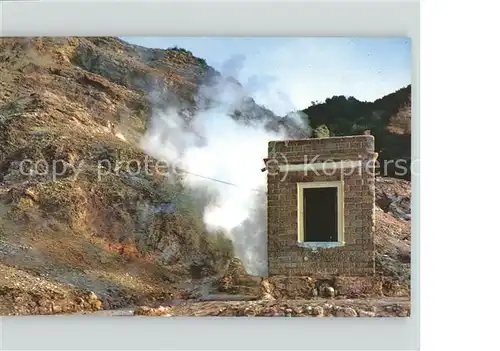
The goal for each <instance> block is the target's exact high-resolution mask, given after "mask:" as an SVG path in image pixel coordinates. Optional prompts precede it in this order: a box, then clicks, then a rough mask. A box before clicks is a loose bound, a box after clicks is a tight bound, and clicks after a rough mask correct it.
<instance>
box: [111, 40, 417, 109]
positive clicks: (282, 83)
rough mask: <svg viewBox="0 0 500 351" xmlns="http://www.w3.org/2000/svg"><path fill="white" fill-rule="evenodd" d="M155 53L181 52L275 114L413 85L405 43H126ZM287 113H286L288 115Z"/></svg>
mask: <svg viewBox="0 0 500 351" xmlns="http://www.w3.org/2000/svg"><path fill="white" fill-rule="evenodd" d="M121 39H123V40H125V41H127V42H129V43H132V44H137V45H141V46H146V47H151V48H163V49H166V48H169V47H173V46H178V47H181V48H185V49H187V50H190V51H191V52H192V53H193V54H194V55H195V56H198V57H201V58H204V59H206V61H207V63H208V64H209V65H210V66H212V67H214V68H215V69H217V70H219V71H222V72H223V73H227V74H231V75H233V76H235V78H237V79H238V80H239V81H240V82H241V83H242V84H243V85H244V86H247V87H250V88H251V89H252V91H253V93H252V95H253V97H254V98H255V100H256V101H257V102H258V103H260V104H262V105H265V106H266V107H268V108H270V109H271V110H273V111H274V112H277V113H283V112H285V113H286V112H288V111H289V110H292V109H303V108H305V107H307V106H309V105H310V103H311V101H315V100H318V101H324V100H325V99H326V98H327V97H331V96H333V95H346V96H354V97H355V98H357V99H359V100H362V101H373V100H375V99H377V98H379V97H382V96H384V95H387V94H389V93H391V92H393V91H395V90H397V89H399V88H402V87H404V86H406V85H408V84H410V83H411V63H412V62H411V42H410V40H409V39H407V38H348V37H343V38H296V37H286V38H234V37H226V38H222V37H219V38H209V37H195V38H189V37H178V38H177V37H145V38H143V37H132V38H131V37H127V38H121ZM287 110H288V111H287Z"/></svg>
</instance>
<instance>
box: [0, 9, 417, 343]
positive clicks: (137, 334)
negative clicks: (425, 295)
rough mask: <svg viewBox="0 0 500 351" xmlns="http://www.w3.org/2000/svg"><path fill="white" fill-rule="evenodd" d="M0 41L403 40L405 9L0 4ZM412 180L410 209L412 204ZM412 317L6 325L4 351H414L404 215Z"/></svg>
mask: <svg viewBox="0 0 500 351" xmlns="http://www.w3.org/2000/svg"><path fill="white" fill-rule="evenodd" d="M0 11H1V14H0V15H1V27H0V30H1V32H0V34H2V35H4V36H42V35H51V36H55V35H58V36H67V35H114V36H122V37H125V36H133V35H141V36H145V35H185V36H196V35H204V36H215V35H226V36H228V35H231V36H238V35H248V36H257V35H265V36H269V35H275V36H277V35H288V36H332V35H334V36H410V37H411V38H412V46H413V50H414V57H415V58H417V57H418V56H417V54H418V49H419V25H420V23H419V5H418V3H417V2H413V1H385V2H380V3H379V2H375V1H364V2H361V1H352V0H347V1H344V2H340V1H328V2H327V1H303V2H298V1H289V2H286V3H285V2H284V1H274V2H262V1H255V0H254V1H247V2H243V1H238V2H236V1H233V2H227V1H219V2H208V1H200V2H198V3H194V2H192V1H175V2H174V1H164V2H157V1H154V2H148V1H140V2H134V3H132V2H121V1H120V2H119V1H99V2H89V1H88V2H83V1H82V2H77V1H71V2H55V1H54V2H52V1H39V2H20V1H15V2H0ZM413 68H414V72H413V82H412V87H413V89H412V90H413V131H414V136H415V138H414V143H413V146H414V157H416V158H417V157H419V154H418V152H419V145H418V137H417V136H418V120H419V118H418V117H419V115H418V113H419V108H418V107H419V96H418V92H419V81H418V78H419V71H418V68H419V62H418V59H417V60H414V63H413ZM418 184H419V182H418V177H415V178H414V181H413V187H414V195H413V198H414V200H416V201H418V190H419V185H418ZM412 218H413V223H414V228H413V229H414V230H416V231H415V232H414V233H413V242H412V260H413V262H414V264H413V265H412V266H413V267H412V268H413V271H412V273H413V274H412V294H413V301H412V306H413V308H412V313H411V318H409V319H406V318H399V319H382V320H377V319H350V318H337V319H332V320H325V319H322V318H317V319H302V318H298V319H285V318H284V319H281V318H277V319H276V318H275V319H267V318H257V319H246V318H241V319H234V318H228V319H224V318H220V319H214V320H212V319H210V320H209V319H204V318H174V319H170V318H167V319H153V318H149V319H141V318H130V319H128V318H113V319H109V318H105V317H96V318H92V319H91V320H90V319H89V318H91V317H87V319H85V317H67V318H66V317H4V318H2V337H3V338H2V348H3V349H12V350H14V349H17V350H19V349H23V350H31V349H39V350H40V349H50V350H59V349H66V350H71V349H80V350H81V349H89V350H90V349H127V350H130V349H165V348H168V349H205V350H206V349H217V350H224V349H241V348H245V349H262V348H267V349H269V348H272V349H277V348H279V349H316V348H323V349H325V348H326V349H344V350H353V349H385V350H394V349H396V350H403V349H415V348H418V345H419V332H418V326H419V317H420V314H419V284H418V283H419V281H418V277H419V274H418V266H419V265H418V263H417V262H418V254H419V245H418V244H419V240H418V238H419V236H418V221H419V212H418V207H416V208H414V209H413V213H412Z"/></svg>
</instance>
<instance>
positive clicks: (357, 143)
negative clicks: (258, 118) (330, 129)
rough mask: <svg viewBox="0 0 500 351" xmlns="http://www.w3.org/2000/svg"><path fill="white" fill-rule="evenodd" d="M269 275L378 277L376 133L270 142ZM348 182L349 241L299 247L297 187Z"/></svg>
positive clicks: (346, 216)
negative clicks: (335, 164) (311, 166)
mask: <svg viewBox="0 0 500 351" xmlns="http://www.w3.org/2000/svg"><path fill="white" fill-rule="evenodd" d="M268 157H269V159H270V161H268V163H267V165H268V175H267V177H268V179H267V181H268V195H267V196H268V215H267V218H268V268H269V275H305V276H322V275H324V276H330V275H349V276H366V275H373V274H374V273H375V258H374V244H373V233H374V230H375V223H374V218H375V213H374V210H375V178H374V160H375V159H376V154H374V138H373V136H371V135H362V136H352V137H333V138H323V139H303V140H290V141H277V142H270V143H269V150H268ZM313 159H314V163H318V162H320V163H323V162H329V161H341V160H344V161H361V167H358V168H356V169H354V170H353V169H352V168H344V169H343V170H342V171H341V170H340V169H335V170H331V169H330V170H322V169H320V170H318V171H316V172H313V171H311V170H308V171H307V172H305V171H304V170H301V171H289V172H283V171H282V172H279V171H278V167H280V168H281V169H283V168H284V167H283V165H285V164H303V163H310V162H311V160H313ZM340 180H341V181H343V184H344V241H345V245H344V246H340V247H329V248H320V249H311V248H308V247H303V246H304V245H301V244H299V243H298V224H297V210H298V209H297V183H298V182H315V181H321V182H325V181H340Z"/></svg>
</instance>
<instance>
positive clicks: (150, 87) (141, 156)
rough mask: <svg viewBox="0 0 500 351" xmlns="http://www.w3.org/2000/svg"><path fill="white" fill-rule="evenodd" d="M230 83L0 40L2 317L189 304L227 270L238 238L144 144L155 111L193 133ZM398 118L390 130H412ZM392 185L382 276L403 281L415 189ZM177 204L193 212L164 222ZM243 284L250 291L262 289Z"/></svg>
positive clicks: (152, 53) (64, 41) (143, 59)
mask: <svg viewBox="0 0 500 351" xmlns="http://www.w3.org/2000/svg"><path fill="white" fill-rule="evenodd" d="M221 82H222V83H223V84H232V86H233V88H234V89H235V91H238V87H240V86H239V84H238V83H237V82H235V81H234V80H231V78H227V77H221V75H220V74H219V73H218V72H216V71H215V70H214V69H212V68H211V67H209V66H208V65H207V64H206V62H205V61H204V60H203V59H199V58H196V57H194V56H193V55H192V54H191V53H189V52H187V51H186V50H183V49H178V48H175V49H169V50H155V49H146V48H141V47H138V46H133V45H129V44H127V43H125V42H123V41H121V40H119V39H116V38H27V39H19V38H2V39H0V305H1V306H2V309H1V310H0V314H31V313H36V314H46V313H59V312H74V311H81V310H89V309H90V310H92V309H99V308H106V309H108V308H118V307H121V306H126V305H137V304H144V303H154V301H162V300H165V299H174V298H182V297H183V296H184V297H185V294H186V291H188V290H189V289H187V288H186V286H192V281H193V279H206V278H207V277H214V276H217V275H218V274H220V273H222V272H224V271H225V270H226V267H227V265H228V262H229V260H230V259H231V258H232V257H233V256H234V252H233V247H232V244H231V242H230V241H229V240H228V239H226V238H225V237H224V236H223V235H209V234H208V233H207V231H206V229H205V227H204V225H203V221H202V213H201V212H200V210H197V208H199V206H198V207H196V206H194V203H195V202H196V201H199V197H197V196H198V195H197V194H194V193H192V191H191V190H190V189H187V188H185V187H184V186H183V185H182V182H180V180H179V179H177V178H175V177H174V178H173V179H168V181H166V180H165V179H164V178H163V177H161V176H160V175H159V174H158V173H157V172H155V169H152V168H150V167H149V166H150V165H151V163H152V162H154V159H153V158H152V157H150V156H148V155H146V154H145V153H144V152H143V150H142V148H141V147H140V140H141V136H142V135H143V134H144V132H145V131H146V127H147V125H148V123H150V116H151V113H152V110H153V109H161V108H165V107H166V106H175V107H176V108H177V109H178V110H180V111H182V113H183V115H184V118H185V121H186V126H187V127H189V121H190V118H191V117H192V115H193V112H194V111H195V110H196V109H200V108H204V106H207V105H210V104H213V103H215V102H216V101H214V100H216V99H217V97H216V96H213V95H210V94H205V95H201V99H200V94H199V90H200V87H203V86H213V85H214V84H220V83H221ZM240 88H241V87H240ZM151 91H154V92H155V94H153V95H152V94H151ZM240 93H241V99H240V101H239V102H238V104H237V105H235V106H234V111H230V113H231V114H232V116H233V117H234V118H235V119H238V120H241V121H242V122H244V123H252V121H255V120H257V119H259V120H264V121H265V123H266V126H267V128H269V129H272V130H277V129H278V128H285V129H286V130H287V132H288V134H289V135H290V136H291V137H296V136H298V135H297V133H298V130H299V129H298V127H297V126H296V125H294V124H293V121H292V120H291V119H289V118H286V117H285V118H280V117H278V116H275V115H274V114H273V113H272V112H271V111H269V110H267V109H265V108H263V107H261V106H258V105H256V104H255V102H254V101H253V100H252V99H251V98H248V97H246V96H245V95H244V92H243V91H241V92H240ZM398 96H399V95H398ZM393 121H394V122H391V123H392V124H391V125H392V127H391V128H396V129H397V128H399V129H401V127H400V126H401V124H403V125H404V123H401V118H400V117H397V116H396V117H395V118H394V119H393ZM388 128H389V124H388ZM399 129H398V130H399ZM23 160H24V162H23ZM26 160H30V162H26ZM131 160H138V161H139V162H138V163H134V164H135V168H134V169H133V170H134V172H133V173H134V174H133V175H131V172H130V169H129V170H128V172H125V169H124V167H126V166H130V164H131V163H129V162H128V161H131ZM132 167H134V166H132ZM380 184H381V187H380V189H382V190H381V191H383V192H384V194H385V195H383V196H382V195H380V197H381V198H382V197H384V196H385V197H384V200H383V201H385V202H383V203H382V202H381V203H380V208H381V210H380V211H379V213H378V214H377V216H378V217H379V218H380V221H379V222H380V223H386V224H387V226H385V225H384V229H383V230H380V233H381V236H380V239H379V244H380V248H381V249H380V257H381V259H380V267H381V269H384V270H386V271H387V272H388V273H387V274H392V275H398V276H401V277H402V278H401V279H403V280H404V279H407V278H408V277H409V276H408V272H406V271H405V270H404V269H403V268H404V267H406V266H404V265H405V264H408V266H409V262H407V263H406V261H407V260H408V255H409V240H410V239H409V218H408V216H407V211H408V206H407V199H406V198H405V196H406V197H408V198H409V194H408V193H405V192H404V191H406V190H408V189H409V185H400V184H404V183H394V185H390V183H380ZM384 187H385V188H384ZM400 187H403V188H404V189H406V190H404V191H403V190H401V189H399V188H400ZM405 187H406V188H405ZM383 189H385V190H383ZM390 189H396V193H394V192H391V191H392V190H390ZM398 189H399V190H398ZM408 191H409V190H408ZM172 196H175V197H176V198H182V199H183V202H182V204H183V205H182V206H181V207H180V208H178V209H177V211H176V213H174V214H164V213H163V214H162V213H158V211H156V209H157V208H158V206H159V205H161V204H163V203H164V202H165V201H167V200H168V199H170V198H171V197H172ZM401 196H402V198H400V197H401ZM405 201H406V202H405ZM387 202H389V203H387ZM405 211H406V212H405ZM405 216H406V217H405ZM401 267H403V268H401ZM226 276H228V274H226ZM405 277H406V278H405ZM190 284H191V285H190ZM238 284H240V285H241V286H246V287H247V288H246V289H247V292H251V291H252V289H254V290H255V289H256V288H257V289H258V286H259V285H258V284H260V283H259V281H258V279H257V280H256V279H254V278H252V277H250V278H249V277H244V278H241V279H240V280H239V281H238ZM228 289H229V287H228Z"/></svg>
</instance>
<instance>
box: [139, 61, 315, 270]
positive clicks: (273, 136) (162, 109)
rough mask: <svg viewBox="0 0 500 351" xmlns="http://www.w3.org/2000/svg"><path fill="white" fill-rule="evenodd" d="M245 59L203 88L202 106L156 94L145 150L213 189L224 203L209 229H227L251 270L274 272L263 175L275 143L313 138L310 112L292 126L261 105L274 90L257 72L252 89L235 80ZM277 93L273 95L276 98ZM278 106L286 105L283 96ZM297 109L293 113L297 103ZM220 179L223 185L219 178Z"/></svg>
mask: <svg viewBox="0 0 500 351" xmlns="http://www.w3.org/2000/svg"><path fill="white" fill-rule="evenodd" d="M242 66H243V59H242V58H241V57H234V58H231V59H230V60H229V61H228V62H227V63H226V65H225V67H226V68H227V69H228V70H230V71H231V72H230V73H231V76H227V75H225V74H224V72H223V74H222V75H217V76H215V77H212V78H211V79H210V80H209V81H208V82H207V83H205V84H203V85H202V86H201V87H200V88H199V89H198V95H197V96H196V105H197V106H196V109H193V108H190V107H189V106H188V104H183V103H182V102H181V100H180V99H179V97H178V96H175V94H172V93H171V92H170V91H168V90H167V89H165V88H164V89H154V90H153V91H152V94H151V101H152V105H153V114H152V117H151V121H150V126H149V129H148V132H147V133H146V135H145V136H144V139H143V147H144V149H145V151H146V152H148V153H149V154H150V155H151V156H153V157H156V158H158V159H160V160H162V161H166V162H170V164H172V162H174V163H175V165H176V166H177V167H179V168H181V169H183V170H185V171H187V173H186V174H185V176H184V182H185V184H186V185H188V186H190V187H193V188H200V187H201V188H205V189H210V190H211V191H212V192H215V193H216V194H217V197H216V201H215V202H211V203H208V204H206V207H205V209H204V222H205V224H206V226H207V229H208V230H221V229H222V230H224V231H225V232H226V233H227V235H228V236H229V237H230V238H231V239H232V240H233V243H234V246H235V250H236V254H237V256H238V257H239V258H240V259H241V260H242V261H243V263H244V265H245V268H246V269H247V271H248V272H249V273H251V274H255V275H265V274H267V251H266V250H267V249H266V242H267V239H266V226H267V222H266V196H265V191H266V174H265V173H262V172H261V168H262V165H263V163H262V160H263V159H264V158H265V157H266V155H267V145H268V142H269V141H271V140H283V139H286V138H292V137H294V136H297V135H292V134H294V133H295V134H297V131H299V132H300V133H299V135H302V136H304V135H308V133H309V131H308V130H307V127H306V126H307V123H306V121H305V120H304V119H303V116H302V115H300V114H297V113H294V114H290V115H289V116H288V117H289V119H288V121H289V122H292V123H294V124H295V128H294V129H289V128H287V126H286V125H285V124H284V123H280V122H281V121H279V117H277V116H276V115H275V114H274V113H272V112H271V110H270V109H269V108H272V106H266V108H264V107H262V106H259V105H257V104H256V103H255V102H254V100H253V99H252V96H251V95H253V94H262V93H263V92H264V93H266V91H265V89H266V87H265V86H259V85H258V84H256V82H257V81H258V80H256V79H255V77H252V79H250V81H251V82H252V86H251V89H246V88H245V87H244V86H242V85H241V84H240V83H239V82H238V81H237V80H236V79H235V78H236V76H237V73H238V71H239V70H240V69H241V67H242ZM268 96H269V95H268ZM276 96H278V97H281V99H280V101H277V102H276V106H279V108H280V109H282V108H283V94H276ZM289 110H293V108H292V106H290V108H289ZM218 181H219V182H218Z"/></svg>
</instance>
